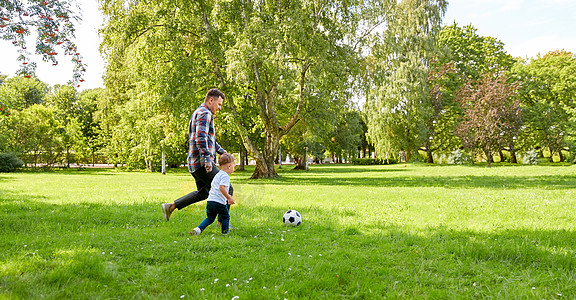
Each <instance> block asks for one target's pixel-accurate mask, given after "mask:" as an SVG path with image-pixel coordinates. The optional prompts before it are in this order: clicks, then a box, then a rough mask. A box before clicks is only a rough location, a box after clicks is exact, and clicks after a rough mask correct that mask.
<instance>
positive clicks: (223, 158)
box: [218, 153, 235, 166]
mask: <svg viewBox="0 0 576 300" xmlns="http://www.w3.org/2000/svg"><path fill="white" fill-rule="evenodd" d="M234 161H235V159H234V156H232V155H231V154H230V153H224V154H222V155H220V158H219V159H218V162H219V163H220V165H221V166H222V165H226V164H229V163H232V162H234Z"/></svg>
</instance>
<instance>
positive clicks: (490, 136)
mask: <svg viewBox="0 0 576 300" xmlns="http://www.w3.org/2000/svg"><path fill="white" fill-rule="evenodd" d="M507 80H508V78H507V77H506V76H495V75H494V74H486V75H484V76H483V77H482V78H481V79H480V80H479V81H478V82H476V83H472V82H470V81H469V82H468V83H467V84H466V85H465V86H464V87H463V88H462V89H461V90H460V91H459V93H458V95H457V97H456V98H457V100H458V101H459V102H460V105H461V107H462V109H463V110H464V115H463V120H462V121H461V122H460V124H459V125H458V127H457V128H456V135H457V136H459V137H460V138H461V139H462V143H463V146H464V147H465V148H469V149H472V150H475V151H482V152H483V153H484V155H486V160H487V163H488V167H490V166H491V163H492V157H493V155H494V153H496V152H497V151H500V149H502V148H505V147H507V148H509V149H511V150H512V151H513V149H514V147H513V144H514V139H515V137H516V136H517V135H518V131H519V129H520V126H521V125H522V109H521V107H520V102H519V101H518V100H516V99H515V96H516V94H517V91H518V89H519V85H518V84H517V83H508V82H507Z"/></svg>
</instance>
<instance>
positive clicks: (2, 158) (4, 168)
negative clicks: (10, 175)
mask: <svg viewBox="0 0 576 300" xmlns="http://www.w3.org/2000/svg"><path fill="white" fill-rule="evenodd" d="M22 165H24V162H23V161H22V160H20V159H19V158H18V157H16V155H14V154H12V153H0V172H4V173H6V172H13V171H15V170H16V169H18V168H20V167H22Z"/></svg>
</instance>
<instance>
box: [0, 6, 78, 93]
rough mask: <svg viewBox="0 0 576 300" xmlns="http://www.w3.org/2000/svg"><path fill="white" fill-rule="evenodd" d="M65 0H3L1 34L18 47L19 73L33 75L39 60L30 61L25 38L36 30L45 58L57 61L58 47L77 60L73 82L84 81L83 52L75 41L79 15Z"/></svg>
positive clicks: (38, 48)
mask: <svg viewBox="0 0 576 300" xmlns="http://www.w3.org/2000/svg"><path fill="white" fill-rule="evenodd" d="M70 6H71V3H70V1H66V0H43V1H42V0H38V1H33V0H0V36H2V39H3V40H5V41H9V42H10V43H12V45H14V46H15V47H17V48H18V53H19V54H20V55H19V57H18V60H19V61H21V62H22V65H21V68H20V70H19V71H18V74H19V75H22V76H25V77H28V78H30V77H32V75H33V74H34V72H35V69H36V63H35V62H31V61H30V55H31V53H30V52H29V51H28V45H27V41H26V38H27V37H28V36H30V34H31V33H32V31H34V30H35V31H36V34H37V38H36V42H35V47H34V48H35V53H36V54H39V55H41V56H42V59H43V60H44V61H46V62H51V63H52V64H54V65H57V64H58V58H57V56H58V53H57V52H56V51H57V50H58V49H60V50H62V54H65V55H70V56H71V57H72V58H71V60H72V62H73V63H74V73H73V79H74V82H77V81H84V80H83V79H82V75H83V73H84V72H85V71H86V70H85V66H84V64H83V63H82V56H81V55H80V53H78V49H77V47H76V45H75V44H74V39H75V35H74V31H75V29H74V23H75V22H76V21H79V20H80V18H79V17H78V16H76V14H75V13H74V12H73V11H72V10H71V8H70Z"/></svg>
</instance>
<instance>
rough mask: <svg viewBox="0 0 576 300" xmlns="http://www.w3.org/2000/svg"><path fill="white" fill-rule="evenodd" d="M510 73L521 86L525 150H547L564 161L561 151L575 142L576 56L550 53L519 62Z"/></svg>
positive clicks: (566, 53)
mask: <svg viewBox="0 0 576 300" xmlns="http://www.w3.org/2000/svg"><path fill="white" fill-rule="evenodd" d="M513 72H514V73H515V74H516V78H515V79H517V80H518V81H520V82H521V83H522V87H521V89H520V91H519V95H520V99H521V100H522V102H523V104H524V111H525V126H526V127H524V130H523V133H522V134H523V136H522V139H523V140H525V141H527V142H528V143H529V144H528V145H526V146H525V147H526V148H528V147H534V146H539V147H542V148H548V149H550V151H552V153H553V154H558V155H559V156H560V160H561V161H563V155H562V152H561V151H562V149H563V148H564V147H566V146H567V145H573V144H574V142H575V141H576V96H575V95H576V75H575V74H576V56H575V55H574V54H572V53H570V52H566V51H552V52H549V53H547V54H546V55H544V56H542V57H541V56H538V57H536V58H533V59H530V60H529V61H519V62H518V63H517V64H516V65H515V66H514V69H513Z"/></svg>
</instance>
